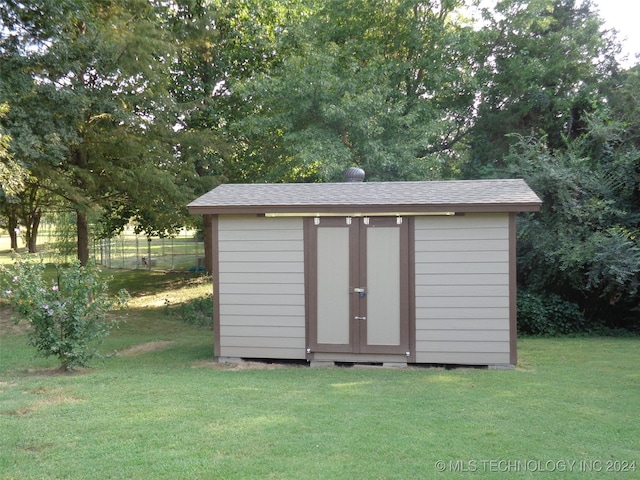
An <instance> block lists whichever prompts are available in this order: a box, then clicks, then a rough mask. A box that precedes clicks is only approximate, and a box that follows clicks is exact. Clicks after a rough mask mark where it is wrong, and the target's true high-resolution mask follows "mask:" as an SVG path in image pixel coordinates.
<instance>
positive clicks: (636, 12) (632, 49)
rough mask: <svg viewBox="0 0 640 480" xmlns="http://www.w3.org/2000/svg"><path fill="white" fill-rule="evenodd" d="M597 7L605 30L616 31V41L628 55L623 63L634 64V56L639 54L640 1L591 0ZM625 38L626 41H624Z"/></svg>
mask: <svg viewBox="0 0 640 480" xmlns="http://www.w3.org/2000/svg"><path fill="white" fill-rule="evenodd" d="M592 3H593V4H594V5H597V6H598V10H599V11H600V17H602V19H603V20H604V21H605V26H606V27H607V28H615V29H616V30H618V39H619V40H620V42H621V43H622V47H623V53H624V54H626V55H628V57H629V58H628V59H627V61H626V62H625V63H624V64H625V65H627V66H631V65H633V64H635V63H636V61H635V56H636V55H638V54H640V25H639V23H638V18H640V1H639V0H592ZM625 38H626V39H625Z"/></svg>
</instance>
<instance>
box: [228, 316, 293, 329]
mask: <svg viewBox="0 0 640 480" xmlns="http://www.w3.org/2000/svg"><path fill="white" fill-rule="evenodd" d="M224 325H225V329H226V328H227V327H243V328H260V327H283V328H287V327H298V328H299V327H300V320H299V318H298V316H297V315H291V316H284V315H281V316H279V317H258V316H256V315H227V316H226V317H225V323H224Z"/></svg>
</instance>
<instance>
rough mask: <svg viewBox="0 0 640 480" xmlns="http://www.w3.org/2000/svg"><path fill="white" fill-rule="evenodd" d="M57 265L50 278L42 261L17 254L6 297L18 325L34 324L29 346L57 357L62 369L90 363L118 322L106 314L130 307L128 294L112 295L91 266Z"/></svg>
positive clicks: (6, 277)
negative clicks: (112, 320)
mask: <svg viewBox="0 0 640 480" xmlns="http://www.w3.org/2000/svg"><path fill="white" fill-rule="evenodd" d="M55 268H56V271H55V276H54V277H53V278H51V276H50V275H49V276H47V275H46V274H45V265H44V263H43V262H42V260H41V259H37V260H36V259H30V258H18V259H17V260H16V261H15V263H14V264H13V266H12V267H9V268H4V267H3V268H2V273H3V275H2V276H1V277H0V281H2V283H3V289H2V295H3V296H4V297H5V298H6V299H7V301H8V303H9V305H10V306H11V307H12V308H13V310H14V311H15V312H16V313H17V317H16V319H15V320H16V323H18V322H19V321H20V320H26V321H27V322H28V323H29V325H30V330H29V344H30V345H32V346H34V347H35V348H36V349H37V350H38V352H39V353H40V354H41V355H43V356H45V357H50V356H55V357H57V358H58V360H59V361H60V368H61V369H62V370H69V369H72V368H74V367H81V366H87V364H88V362H89V361H90V360H91V359H92V358H94V357H96V356H98V355H99V353H98V350H97V346H98V345H99V344H100V343H101V342H102V340H103V339H104V338H105V337H106V336H107V335H108V334H109V332H110V330H111V327H112V325H113V322H110V321H108V320H106V314H107V312H109V311H110V310H113V309H115V308H122V307H124V306H126V303H127V298H128V294H127V292H125V291H124V290H123V291H120V293H119V294H118V295H116V296H111V295H109V292H108V290H107V287H108V286H107V282H105V281H104V280H103V279H101V278H100V277H99V275H98V273H99V272H98V270H97V269H96V268H95V267H93V266H91V265H90V266H81V265H80V262H77V261H76V262H74V263H72V264H70V265H67V266H64V267H62V266H60V265H56V267H55Z"/></svg>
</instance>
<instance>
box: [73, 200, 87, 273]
mask: <svg viewBox="0 0 640 480" xmlns="http://www.w3.org/2000/svg"><path fill="white" fill-rule="evenodd" d="M76 226H77V227H78V260H80V265H86V264H87V263H88V262H89V224H88V223H87V212H85V211H84V210H77V211H76Z"/></svg>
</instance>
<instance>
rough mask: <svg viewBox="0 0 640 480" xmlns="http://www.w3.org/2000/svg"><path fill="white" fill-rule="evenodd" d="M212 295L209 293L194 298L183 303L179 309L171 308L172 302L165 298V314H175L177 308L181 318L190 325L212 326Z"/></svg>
mask: <svg viewBox="0 0 640 480" xmlns="http://www.w3.org/2000/svg"><path fill="white" fill-rule="evenodd" d="M211 297H212V296H211V295H207V296H204V297H197V298H193V299H191V300H189V301H187V302H185V303H183V304H181V305H180V306H179V307H178V308H177V309H175V308H171V302H169V300H165V314H166V315H175V314H176V310H177V315H178V316H179V318H180V320H181V321H183V322H184V323H186V324H188V325H194V326H198V327H212V326H213V299H212V298H211Z"/></svg>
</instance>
